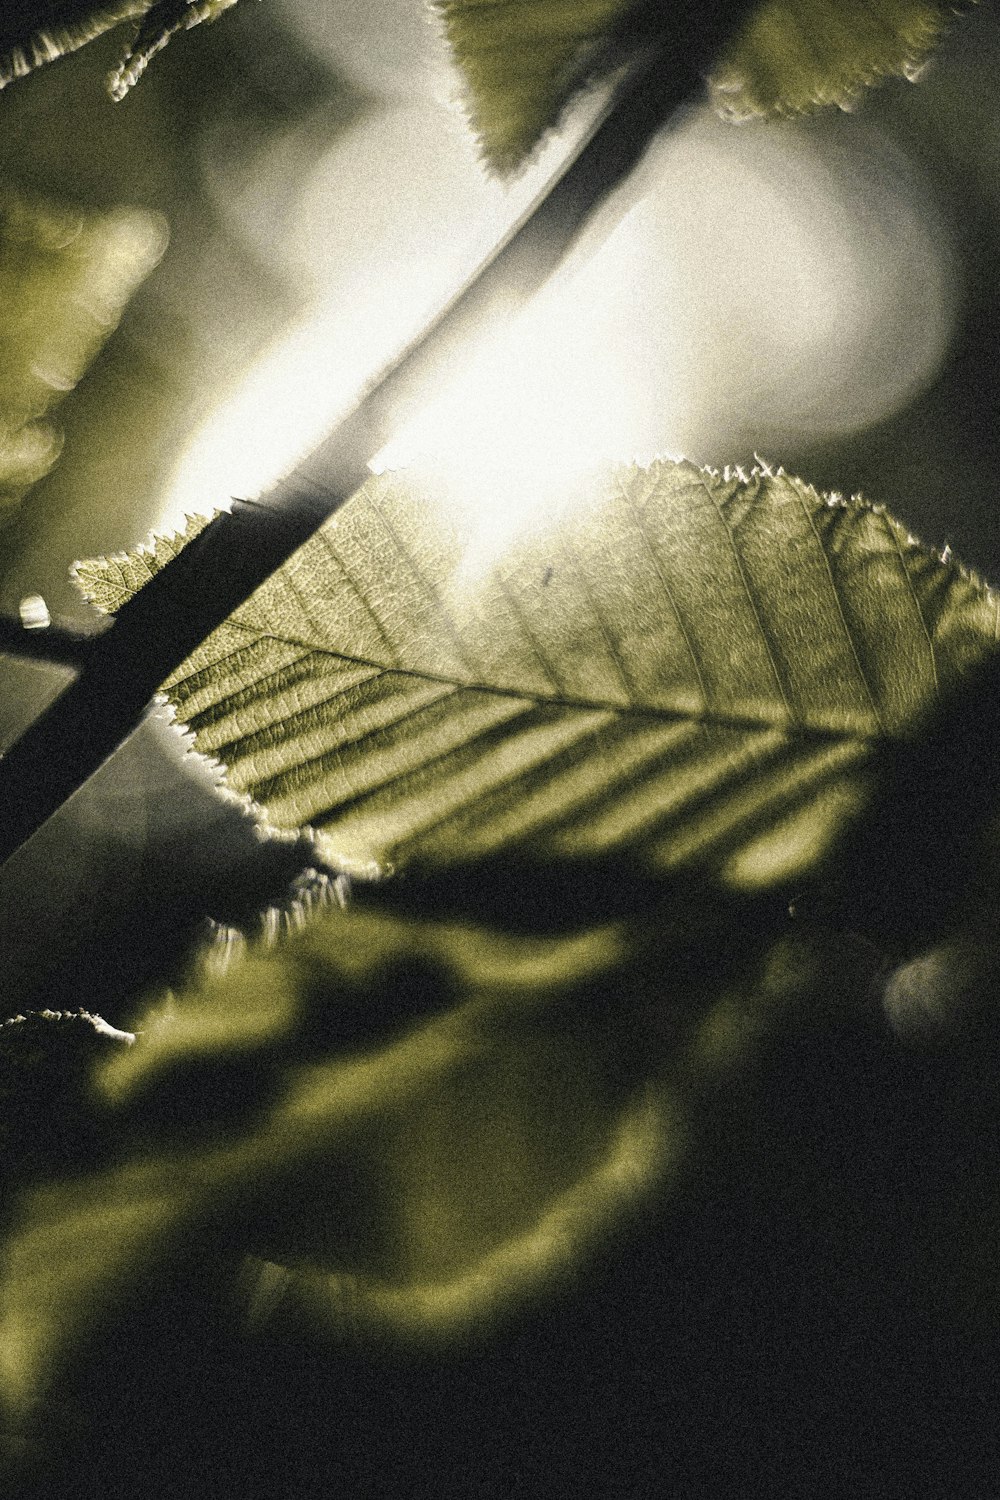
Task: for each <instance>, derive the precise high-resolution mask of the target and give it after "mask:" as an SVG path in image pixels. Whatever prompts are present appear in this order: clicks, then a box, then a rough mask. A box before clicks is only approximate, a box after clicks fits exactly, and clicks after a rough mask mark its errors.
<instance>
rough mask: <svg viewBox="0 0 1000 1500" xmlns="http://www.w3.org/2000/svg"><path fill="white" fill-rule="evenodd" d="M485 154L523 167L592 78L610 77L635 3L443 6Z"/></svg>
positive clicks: (463, 2) (569, 0) (461, 2)
mask: <svg viewBox="0 0 1000 1500" xmlns="http://www.w3.org/2000/svg"><path fill="white" fill-rule="evenodd" d="M435 8H436V10H437V11H438V14H439V15H440V16H441V18H442V21H443V23H444V29H445V34H446V36H447V38H448V41H449V43H450V45H451V49H452V52H453V54H454V57H455V61H456V62H457V63H458V66H459V68H460V69H461V70H462V75H463V78H464V81H465V86H466V90H467V94H468V110H469V117H470V121H471V124H472V127H473V129H474V130H475V132H476V134H477V135H478V137H479V140H480V144H481V146H482V149H483V154H484V156H485V157H486V160H487V161H488V162H489V164H490V166H491V167H493V168H494V170H496V171H499V172H509V171H511V170H512V169H513V168H515V167H518V166H519V165H520V164H521V162H522V161H523V160H524V158H525V157H526V156H527V155H528V154H529V152H530V151H531V150H532V149H533V148H534V146H535V145H536V143H537V142H538V141H539V139H540V138H541V137H542V136H543V135H544V134H545V132H546V131H547V130H549V129H550V128H551V127H552V126H553V125H554V124H555V123H556V121H557V120H558V118H559V115H560V114H561V112H562V110H563V108H564V107H565V105H566V104H567V103H568V101H569V100H570V98H571V97H572V96H573V95H574V94H575V93H576V92H577V90H578V89H579V88H580V87H581V86H582V85H583V84H584V83H585V82H586V81H587V79H588V78H590V77H592V76H595V75H597V74H600V73H603V72H606V71H607V69H608V67H609V66H610V65H611V62H612V60H613V56H614V52H613V44H614V42H615V39H616V35H617V32H618V29H619V27H620V26H621V25H622V24H623V23H624V22H625V21H626V20H627V19H628V17H629V15H630V13H631V12H633V11H635V9H636V5H635V0H500V3H498V4H485V5H484V4H483V0H438V3H437V5H436V7H435Z"/></svg>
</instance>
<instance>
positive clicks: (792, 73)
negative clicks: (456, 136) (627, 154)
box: [437, 0, 971, 172]
mask: <svg viewBox="0 0 1000 1500" xmlns="http://www.w3.org/2000/svg"><path fill="white" fill-rule="evenodd" d="M966 3H971V0H966ZM961 8H963V7H962V5H961V4H959V5H957V6H956V5H955V4H953V3H947V0H763V3H761V4H756V5H747V4H746V3H745V0H723V3H722V4H721V5H719V4H716V5H713V6H709V7H707V8H706V9H707V15H704V16H701V17H700V18H699V19H698V20H693V19H692V18H691V17H690V16H688V14H687V11H686V8H685V7H682V6H673V5H661V6H659V7H655V6H651V5H645V6H644V5H641V4H636V3H635V0H584V3H574V0H488V3H484V0H439V4H438V5H437V10H438V12H439V14H440V15H441V17H442V19H443V22H444V27H445V32H446V35H447V37H448V41H449V43H450V45H451V48H452V52H453V55H454V57H455V61H456V62H457V64H458V66H459V68H460V70H461V72H462V75H463V78H464V82H465V87H466V94H467V100H468V111H469V115H470V119H471V123H472V126H473V128H474V129H475V131H476V132H477V134H478V136H479V140H480V143H481V146H482V149H483V153H484V155H485V157H486V160H487V162H488V163H489V165H490V166H491V167H493V168H494V169H495V170H497V171H500V172H506V171H510V170H511V169H513V168H516V167H517V166H519V165H520V164H521V163H522V162H523V161H524V159H525V158H526V157H527V156H528V155H529V154H530V152H531V151H532V150H533V148H534V147H535V146H536V144H537V143H538V141H539V140H540V139H541V138H542V136H543V135H544V134H545V133H546V131H548V130H549V129H550V128H551V127H552V126H553V125H555V124H556V123H557V122H558V119H559V117H560V115H561V113H562V111H563V110H564V108H565V107H566V105H567V104H568V103H569V101H570V100H571V99H572V98H573V96H574V95H575V94H576V93H577V92H578V91H579V90H580V89H581V88H582V87H584V86H585V85H586V84H587V83H588V82H590V81H594V80H597V79H600V78H602V77H605V76H608V75H609V74H610V73H611V72H612V71H613V69H614V68H615V67H616V66H618V65H619V64H620V63H621V62H623V61H624V60H625V59H627V58H628V57H629V56H630V55H631V54H634V53H635V52H636V51H637V50H642V49H645V48H647V47H649V46H651V45H653V46H656V47H658V48H659V50H660V54H661V56H662V62H661V64H660V67H661V71H662V73H663V76H664V78H666V77H667V75H668V72H669V71H670V70H676V68H677V64H678V60H679V59H684V58H686V57H687V55H688V54H689V53H691V52H692V49H695V48H697V47H698V45H699V39H700V36H701V33H700V30H699V27H701V28H715V27H718V26H719V24H720V18H721V21H722V22H725V21H726V20H728V22H729V25H730V27H731V29H732V36H731V40H730V41H729V42H728V43H727V44H726V45H725V46H724V48H723V51H722V55H721V56H720V57H719V58H718V60H717V61H716V62H714V63H713V64H712V65H711V66H710V67H709V69H708V71H709V75H710V85H711V91H712V93H713V95H714V98H715V102H716V104H717V105H718V106H719V107H720V109H721V110H722V112H723V113H724V114H726V115H728V116H730V117H732V118H734V119H743V118H746V117H749V116H753V115H760V114H765V115H770V114H793V113H798V112H800V111H803V110H807V109H811V108H813V107H815V106H817V105H822V104H841V105H846V104H849V103H850V101H851V100H853V99H854V98H855V96H856V95H857V94H859V93H861V92H862V90H863V89H864V88H865V87H867V86H868V85H869V84H873V83H875V82H877V81H878V80H880V79H883V78H886V77H893V76H899V75H902V74H912V73H913V72H915V70H917V69H918V68H919V67H920V66H921V65H922V64H923V63H924V62H925V61H926V59H927V57H928V55H929V53H930V52H931V51H932V50H933V49H934V47H935V46H936V45H937V44H938V42H939V41H940V39H941V36H942V34H943V33H944V31H945V29H946V26H947V23H948V20H949V18H950V17H951V16H952V15H953V14H954V12H955V10H956V9H961ZM702 45H703V46H704V45H705V42H704V40H702Z"/></svg>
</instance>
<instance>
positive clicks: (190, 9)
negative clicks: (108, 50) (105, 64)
mask: <svg viewBox="0 0 1000 1500" xmlns="http://www.w3.org/2000/svg"><path fill="white" fill-rule="evenodd" d="M235 3H236V0H107V3H102V0H97V3H96V4H95V0H29V3H28V4H26V5H21V4H19V5H18V6H17V7H16V12H15V10H14V9H13V8H12V9H11V11H10V12H9V13H8V14H7V15H6V16H5V17H4V18H3V19H2V20H0V88H2V87H3V86H4V85H5V84H8V83H11V82H12V81H13V80H14V79H15V78H22V77H23V76H24V75H25V74H26V73H30V72H31V71H32V69H34V68H38V67H41V66H42V65H43V64H44V63H50V62H55V61H56V59H57V58H59V57H62V56H64V55H65V53H67V52H75V51H76V49H77V48H78V47H83V46H85V45H86V43H87V42H91V41H93V40H94V38H95V37H98V36H100V35H101V34H102V33H103V32H105V31H108V30H110V29H111V27H113V26H118V25H120V24H121V22H122V21H126V20H136V21H137V22H138V25H137V27H136V29H135V30H134V33H133V39H132V42H131V44H130V45H129V46H128V47H126V49H125V51H124V52H123V55H122V60H121V63H120V64H119V66H118V68H117V69H116V70H115V72H114V73H113V74H112V76H111V78H110V79H109V84H108V86H109V88H110V90H111V93H112V95H113V97H114V98H116V99H120V98H122V97H123V95H124V94H126V93H127V92H128V90H129V88H130V87H131V86H132V84H133V83H135V81H136V79H137V78H138V77H139V75H140V74H141V73H142V72H143V71H144V69H145V67H146V64H147V63H148V62H149V60H150V58H151V57H152V56H153V55H154V53H156V52H159V51H160V49H161V48H163V47H165V46H166V44H167V42H168V41H169V40H170V38H171V36H173V34H174V32H176V31H181V30H186V29H187V28H188V27H191V26H196V25H197V24H198V22H199V21H214V20H215V18H216V17H217V16H219V15H221V13H222V12H223V11H224V10H228V9H229V7H230V6H231V5H235Z"/></svg>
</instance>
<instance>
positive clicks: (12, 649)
mask: <svg viewBox="0 0 1000 1500" xmlns="http://www.w3.org/2000/svg"><path fill="white" fill-rule="evenodd" d="M101 633H102V632H100V631H95V630H77V629H76V628H75V627H74V626H72V625H64V624H61V623H60V622H59V621H58V620H53V621H52V622H51V623H50V624H49V625H46V626H44V627H43V628H42V629H37V630H29V629H26V628H25V626H24V625H22V623H21V621H20V620H19V619H17V618H16V617H15V616H14V615H5V614H0V654H2V655H4V656H18V657H23V658H24V659H25V660H27V661H43V662H49V663H50V664H51V665H52V666H54V667H70V668H72V669H73V670H74V671H79V670H80V668H81V667H83V666H84V664H85V663H86V661H87V658H88V656H89V655H90V653H91V651H92V650H93V646H94V642H95V640H96V639H97V636H98V635H99V634H101Z"/></svg>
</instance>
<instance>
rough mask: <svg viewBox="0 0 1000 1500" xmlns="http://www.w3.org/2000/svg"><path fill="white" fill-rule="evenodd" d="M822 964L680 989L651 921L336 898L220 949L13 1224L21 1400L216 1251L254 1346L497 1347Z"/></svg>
mask: <svg viewBox="0 0 1000 1500" xmlns="http://www.w3.org/2000/svg"><path fill="white" fill-rule="evenodd" d="M827 963H828V961H827V960H826V959H824V957H823V954H822V952H821V951H819V950H815V949H813V948H812V947H811V946H810V944H809V943H808V942H803V941H794V942H792V941H785V942H782V943H779V944H778V946H777V947H776V948H774V949H773V950H772V951H771V952H770V953H769V954H767V955H766V956H764V957H763V958H762V957H761V955H760V954H759V953H758V952H756V951H753V950H748V952H747V954H746V955H745V960H744V963H743V965H742V970H743V972H742V973H741V974H740V975H739V977H734V976H733V975H732V974H728V975H727V974H726V973H725V972H724V971H722V970H720V969H719V968H718V966H717V965H716V964H715V963H714V962H706V964H705V965H704V966H703V968H702V970H701V971H700V973H698V974H697V975H694V976H692V975H686V976H685V975H679V974H675V973H672V972H671V968H670V963H669V959H668V956H667V954H666V953H665V950H664V948H663V944H662V941H661V936H660V933H659V931H658V929H657V924H656V923H655V922H651V923H650V922H646V923H640V922H637V921H630V922H623V923H618V924H614V923H612V924H606V925H604V926H603V927H599V928H594V929H586V930H579V931H576V932H573V933H571V934H567V935H561V936H558V937H556V936H525V935H518V934H516V933H512V932H501V931H497V930H494V929H490V928H489V927H486V926H482V925H480V926H451V925H442V924H441V923H438V922H430V923H428V922H422V921H415V920H412V919H402V918H397V917H392V916H386V915H376V914H371V913H368V912H365V911H363V910H360V911H357V910H356V911H347V912H344V911H340V910H339V909H336V908H330V909H328V910H326V911H325V912H323V911H321V912H320V913H319V914H315V913H314V914H313V915H312V916H311V917H310V918H309V919H308V920H306V921H305V924H304V926H303V927H302V929H301V930H300V931H299V932H297V933H294V934H292V935H287V934H286V936H285V938H284V940H283V942H282V943H281V945H280V948H274V947H266V946H260V945H256V946H254V947H251V948H250V949H249V950H247V951H245V952H243V953H240V954H237V955H236V956H234V957H231V959H230V962H229V965H228V967H227V968H226V969H225V970H224V971H223V972H221V973H220V972H219V971H218V967H217V965H213V964H212V962H211V961H209V962H207V963H206V964H204V965H203V966H202V967H201V968H200V969H199V971H198V972H197V973H196V974H195V976H194V977H193V978H192V980H191V982H190V983H189V984H188V985H187V986H186V987H185V988H184V989H182V990H180V991H178V992H177V993H175V994H172V995H167V996H161V997H159V998H158V999H156V1000H154V1001H152V1002H151V1003H150V1005H149V1006H148V1007H147V1009H146V1010H145V1011H144V1012H142V1013H140V1014H139V1015H138V1017H137V1018H136V1029H137V1034H138V1040H137V1042H136V1044H135V1046H134V1047H132V1048H130V1049H129V1051H128V1053H127V1055H126V1054H119V1055H117V1056H115V1057H113V1058H109V1060H108V1061H107V1063H106V1064H104V1065H102V1066H101V1067H100V1069H99V1071H98V1073H97V1075H96V1090H97V1095H96V1098H97V1101H98V1102H99V1104H100V1108H101V1110H102V1111H103V1117H104V1119H105V1121H106V1123H107V1125H108V1126H109V1130H108V1136H109V1139H113V1141H114V1145H113V1148H111V1154H110V1158H109V1160H108V1161H107V1162H106V1164H103V1165H100V1166H96V1167H95V1168H94V1169H93V1170H91V1171H89V1172H82V1173H78V1174H77V1175H76V1176H75V1177H73V1178H66V1179H64V1180H58V1179H54V1180H51V1181H49V1182H43V1183H41V1184H40V1185H39V1186H38V1187H36V1188H34V1189H32V1190H30V1191H28V1192H26V1193H25V1194H24V1195H23V1196H22V1198H21V1200H20V1201H19V1203H18V1205H17V1207H16V1209H15V1212H14V1214H13V1226H12V1232H11V1234H10V1237H9V1241H8V1246H7V1251H6V1256H5V1262H4V1277H3V1292H4V1295H3V1304H2V1318H0V1332H2V1338H0V1351H2V1354H0V1380H2V1390H3V1395H4V1397H5V1399H6V1401H7V1403H8V1404H9V1410H10V1411H12V1412H13V1414H14V1416H15V1418H16V1416H17V1414H18V1413H20V1414H22V1415H24V1414H26V1413H28V1412H29V1410H30V1408H31V1406H32V1404H33V1402H34V1401H35V1400H36V1399H37V1398H38V1397H39V1396H44V1395H45V1392H46V1389H47V1387H48V1386H49V1384H50V1382H52V1381H53V1380H54V1379H57V1378H58V1376H59V1374H60V1371H61V1368H62V1366H63V1364H64V1362H65V1361H67V1360H69V1361H72V1360H73V1359H74V1358H75V1357H76V1355H77V1353H78V1352H79V1350H80V1348H81V1347H82V1345H85V1344H86V1342H87V1340H88V1338H89V1336H90V1333H91V1330H92V1329H93V1328H94V1327H95V1325H97V1324H99V1323H100V1321H101V1319H102V1318H103V1317H105V1316H107V1315H108V1314H109V1313H111V1312H112V1311H113V1310H114V1309H115V1308H116V1307H117V1306H119V1305H120V1304H121V1303H122V1302H124V1303H126V1304H127V1303H128V1302H129V1301H130V1300H131V1299H132V1298H133V1297H134V1296H135V1295H137V1294H138V1295H139V1296H140V1298H141V1296H142V1295H143V1289H144V1287H146V1286H148V1287H149V1288H150V1289H153V1288H155V1286H156V1285H157V1283H158V1279H159V1278H160V1276H161V1275H162V1273H163V1270H164V1268H165V1267H169V1265H170V1263H171V1262H172V1261H173V1260H176V1259H177V1258H178V1257H179V1256H180V1257H183V1255H184V1254H185V1253H186V1252H187V1250H188V1249H189V1248H190V1247H191V1246H192V1245H194V1244H201V1245H203V1246H209V1247H211V1248H210V1254H211V1255H212V1257H213V1258H214V1260H215V1264H216V1271H217V1272H218V1273H219V1274H221V1275H223V1276H229V1277H231V1279H232V1296H233V1297H234V1298H235V1300H236V1305H237V1309H238V1315H239V1318H240V1319H241V1320H242V1321H243V1322H244V1323H245V1324H248V1325H250V1327H252V1328H253V1329H254V1331H255V1332H258V1333H259V1332H261V1331H264V1332H267V1333H268V1334H270V1333H271V1332H273V1331H274V1330H275V1329H281V1328H283V1327H285V1326H286V1325H288V1324H289V1323H290V1324H291V1326H293V1327H296V1328H298V1327H299V1325H300V1324H301V1329H300V1331H301V1332H303V1333H305V1335H306V1337H307V1338H310V1337H311V1338H317V1337H322V1338H323V1339H325V1340H330V1339H332V1340H333V1341H334V1343H335V1344H337V1345H340V1346H342V1347H347V1348H350V1347H352V1346H357V1345H361V1346H362V1347H364V1346H370V1345H379V1344H386V1343H388V1344H399V1343H401V1342H402V1343H404V1344H407V1343H418V1344H419V1343H422V1344H431V1345H434V1346H437V1345H438V1344H439V1342H440V1341H443V1342H445V1343H452V1344H453V1343H454V1341H455V1340H456V1339H459V1340H462V1339H464V1338H468V1337H475V1338H480V1337H483V1336H486V1334H487V1333H488V1332H489V1331H490V1330H491V1329H493V1328H495V1327H496V1326H497V1325H498V1324H502V1322H503V1321H504V1320H505V1319H507V1318H509V1317H511V1316H513V1315H515V1314H516V1313H517V1311H518V1309H519V1308H520V1307H521V1306H523V1305H524V1304H525V1303H528V1304H530V1303H531V1302H533V1301H534V1300H535V1299H536V1298H537V1297H548V1296H551V1295H552V1294H553V1293H554V1292H555V1291H557V1290H558V1289H560V1288H563V1287H565V1285H566V1284H567V1278H572V1277H573V1276H574V1275H575V1274H576V1273H577V1272H578V1270H579V1269H580V1267H581V1266H583V1265H584V1264H585V1263H587V1262H588V1261H591V1260H592V1259H593V1257H594V1256H595V1255H599V1254H601V1253H602V1250H603V1247H606V1246H607V1245H608V1244H610V1243H613V1242H614V1240H615V1238H616V1236H617V1235H619V1234H620V1233H621V1232H622V1231H623V1229H624V1228H625V1226H626V1225H627V1224H628V1223H629V1222H631V1221H632V1220H633V1219H634V1217H635V1215H636V1213H637V1212H640V1211H644V1206H646V1205H648V1203H649V1201H650V1200H651V1199H655V1198H658V1197H660V1196H662V1195H663V1194H664V1193H666V1192H669V1191H671V1190H672V1188H673V1186H674V1183H675V1179H676V1174H677V1169H678V1167H679V1166H681V1165H682V1164H683V1162H684V1161H685V1159H686V1157H687V1155H688V1152H689V1150H690V1149H691V1148H694V1150H695V1154H696V1159H697V1157H698V1155H699V1154H700V1153H701V1152H702V1151H703V1149H704V1147H705V1145H706V1143H707V1140H708V1138H709V1137H711V1136H712V1135H713V1134H714V1133H715V1131H716V1129H717V1123H718V1122H717V1121H715V1122H714V1123H713V1122H712V1117H713V1113H714V1111H715V1110H716V1108H717V1105H718V1101H719V1099H720V1097H721V1095H722V1093H724V1092H730V1093H731V1091H732V1089H733V1085H734V1083H735V1082H736V1080H737V1079H738V1078H739V1075H740V1073H741V1071H742V1070H744V1069H746V1068H747V1066H748V1065H749V1063H750V1062H751V1061H752V1059H753V1057H754V1055H755V1052H756V1050H757V1048H758V1046H759V1044H760V1042H761V1040H762V1038H764V1037H766V1036H767V1035H769V1033H770V1031H771V1029H772V1028H773V1026H774V1025H775V1024H776V1023H777V1021H778V1019H779V1018H780V1017H782V1016H784V1015H785V1014H786V1012H787V1011H788V1009H789V1007H790V1006H798V1005H801V1004H803V1003H806V1002H807V1000H808V997H809V996H811V995H814V994H815V993H816V990H817V985H818V984H819V985H820V988H822V984H823V983H827V984H828V983H829V974H827V976H826V978H825V980H824V979H823V977H822V976H823V970H824V965H825V964H827ZM850 966H851V965H850V964H848V967H850ZM96 1107H97V1105H96V1104H95V1108H96Z"/></svg>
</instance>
